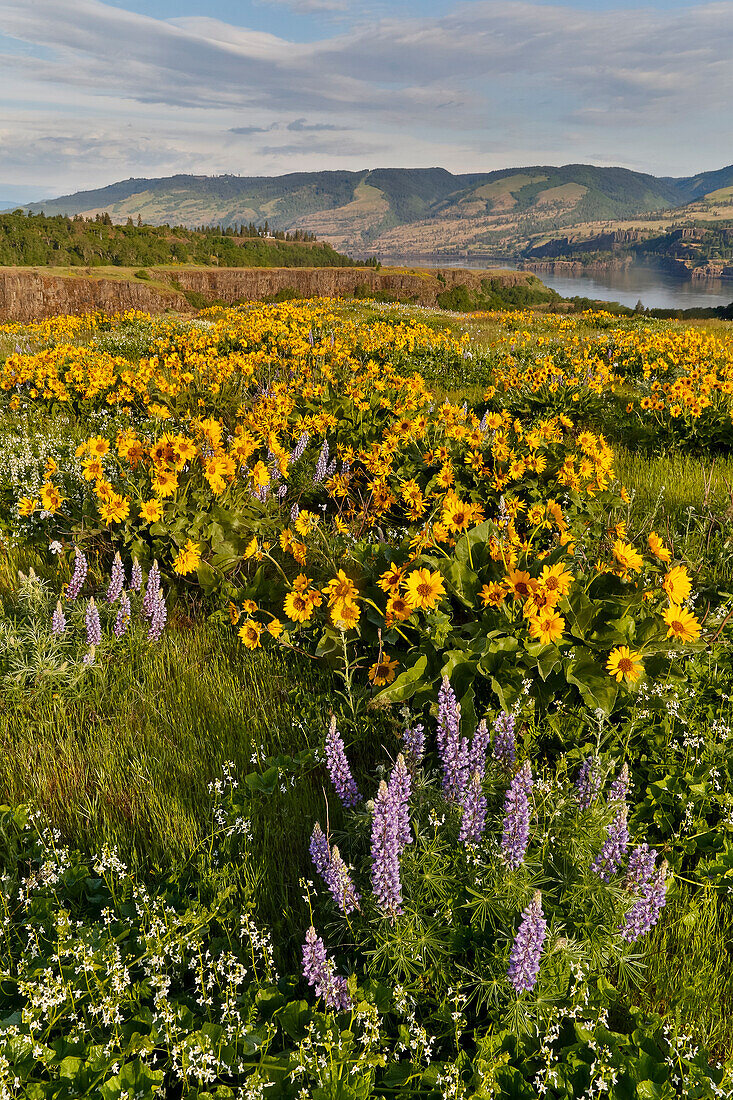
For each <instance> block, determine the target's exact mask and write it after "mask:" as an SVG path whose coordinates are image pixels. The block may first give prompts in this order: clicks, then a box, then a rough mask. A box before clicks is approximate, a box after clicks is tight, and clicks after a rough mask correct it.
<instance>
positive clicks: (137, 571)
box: [130, 558, 143, 592]
mask: <svg viewBox="0 0 733 1100" xmlns="http://www.w3.org/2000/svg"><path fill="white" fill-rule="evenodd" d="M142 586H143V571H142V566H141V565H140V562H139V561H138V560H137V558H135V559H134V561H133V563H132V571H131V573H130V589H131V591H132V592H139V591H140V589H141V588H142Z"/></svg>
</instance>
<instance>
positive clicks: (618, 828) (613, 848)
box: [591, 802, 629, 882]
mask: <svg viewBox="0 0 733 1100" xmlns="http://www.w3.org/2000/svg"><path fill="white" fill-rule="evenodd" d="M628 813H629V811H628V807H627V805H626V803H625V802H622V803H621V804H620V805H619V807H618V809H617V810H616V816H615V817H614V819H613V821H612V822H611V824H610V825H609V826H608V831H607V833H606V839H605V841H604V843H603V847H602V848H601V850H600V852H599V853H598V855H597V856H596V858H595V859H594V860H593V864H592V866H591V870H592V871H594V872H595V873H596V874H597V875H598V876H599V877H600V878H602V879H603V881H604V882H608V880H609V879H610V878H611V876H612V875H614V874H615V873H616V871H617V869H618V866H619V864H620V863H621V860H622V859H623V858H624V856H625V855H626V850H627V848H628V846H629V827H628V825H627V821H626V819H627V817H628Z"/></svg>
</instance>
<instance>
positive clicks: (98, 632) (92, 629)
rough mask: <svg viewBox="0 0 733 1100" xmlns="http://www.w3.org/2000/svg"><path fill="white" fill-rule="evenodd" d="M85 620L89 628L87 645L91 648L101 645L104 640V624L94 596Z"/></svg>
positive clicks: (88, 606) (88, 605) (90, 601)
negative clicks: (100, 619) (100, 618)
mask: <svg viewBox="0 0 733 1100" xmlns="http://www.w3.org/2000/svg"><path fill="white" fill-rule="evenodd" d="M84 620H85V623H86V628H87V645H88V646H89V647H90V649H91V648H93V647H94V646H97V645H99V643H100V642H101V641H102V624H101V622H100V621H99V611H98V609H97V605H96V604H95V602H94V596H92V598H91V599H90V600H89V603H88V604H87V610H86V615H85V616H84Z"/></svg>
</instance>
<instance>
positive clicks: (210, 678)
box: [0, 299, 733, 1100]
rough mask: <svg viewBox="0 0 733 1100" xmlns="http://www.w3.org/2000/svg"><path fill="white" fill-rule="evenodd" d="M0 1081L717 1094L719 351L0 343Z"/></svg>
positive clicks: (269, 328)
mask: <svg viewBox="0 0 733 1100" xmlns="http://www.w3.org/2000/svg"><path fill="white" fill-rule="evenodd" d="M0 407H1V408H2V418H0V677H1V678H2V685H3V703H2V707H0V736H1V737H2V746H3V752H2V756H1V757H0V784H1V787H2V790H1V792H0V798H1V800H2V806H0V850H1V857H0V859H1V862H2V867H1V868H0V882H1V884H2V891H1V895H2V898H1V905H2V937H1V940H0V957H1V963H0V972H1V980H0V1098H2V1100H5V1098H15V1097H28V1098H31V1100H46V1098H48V1100H51V1098H53V1100H77V1098H81V1097H90V1098H97V1097H100V1098H102V1100H120V1098H123V1097H124V1098H130V1100H132V1098H133V1097H134V1098H136V1100H148V1098H153V1097H159V1098H162V1100H179V1098H181V1100H184V1098H185V1100H235V1098H237V1100H240V1098H241V1100H245V1098H246V1100H261V1098H265V1100H267V1098H272V1100H278V1098H282V1100H308V1098H313V1100H367V1098H371V1097H374V1098H379V1100H382V1098H384V1100H387V1098H390V1097H404V1098H405V1100H412V1098H414V1100H418V1098H420V1100H441V1098H443V1100H471V1098H475V1100H483V1098H490V1097H496V1098H500V1097H507V1098H517V1100H533V1098H535V1097H551V1098H555V1100H571V1098H572V1100H581V1098H583V1100H593V1098H596V1097H600V1096H610V1097H618V1098H620V1100H672V1098H675V1097H685V1098H688V1097H689V1098H700V1100H702V1098H713V1097H733V901H732V900H731V890H732V889H733V784H732V777H733V760H732V759H731V750H730V747H729V746H730V744H731V734H732V732H733V704H732V701H731V700H732V698H733V654H732V650H731V642H732V640H733V329H731V326H730V325H729V324H728V323H726V322H723V321H711V322H700V323H696V324H694V325H692V324H687V325H685V324H683V323H681V322H674V321H662V320H654V319H651V318H649V317H645V316H643V315H639V316H633V317H617V316H612V315H611V314H610V313H605V312H600V311H597V312H586V313H576V314H564V313H540V312H537V313H532V312H527V311H516V312H491V313H474V314H466V315H459V314H452V313H448V312H445V311H440V310H437V309H425V308H420V307H414V306H405V305H397V304H389V303H386V304H380V303H375V302H368V301H342V300H329V299H314V300H308V301H299V300H292V301H288V302H283V303H279V304H264V303H250V304H247V305H242V306H240V307H227V308H224V307H212V308H209V309H206V310H204V311H201V312H200V313H198V314H197V315H196V316H191V317H180V316H172V315H170V316H162V317H152V316H148V315H146V314H142V313H136V312H134V313H132V312H131V313H125V314H119V315H115V316H104V315H101V314H94V315H86V316H80V317H77V316H74V317H55V318H52V319H50V320H47V321H42V322H39V323H36V324H27V325H5V326H2V327H0Z"/></svg>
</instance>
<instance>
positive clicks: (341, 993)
mask: <svg viewBox="0 0 733 1100" xmlns="http://www.w3.org/2000/svg"><path fill="white" fill-rule="evenodd" d="M334 970H335V967H334V963H333V961H332V960H331V959H329V957H328V955H327V954H326V947H325V945H324V943H323V940H322V939H321V937H320V936H319V935H317V934H316V930H315V928H314V927H313V925H311V926H310V928H309V929H308V931H307V932H306V934H305V943H304V944H303V977H304V978H305V979H306V981H307V982H308V985H311V986H313V988H314V989H315V991H316V996H318V997H323V1000H324V1001H325V1002H326V1006H327V1007H328V1008H333V1009H335V1010H336V1011H338V1012H345V1011H346V1010H347V1009H349V1008H351V1006H352V1003H353V1002H352V999H351V996H350V994H349V991H348V988H347V983H346V978H342V977H340V976H339V975H338V974H336V973H334Z"/></svg>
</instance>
